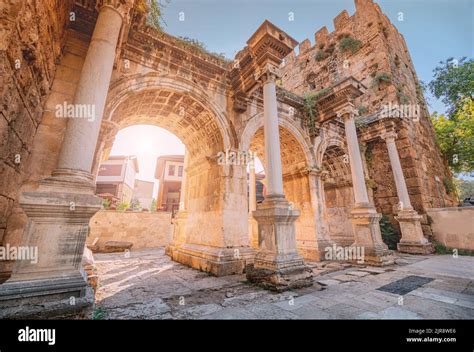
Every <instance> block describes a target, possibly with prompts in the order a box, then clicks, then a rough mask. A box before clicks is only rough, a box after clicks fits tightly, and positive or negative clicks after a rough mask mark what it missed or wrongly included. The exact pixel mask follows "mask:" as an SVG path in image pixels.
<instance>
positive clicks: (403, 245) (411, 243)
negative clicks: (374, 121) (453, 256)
mask: <svg viewBox="0 0 474 352" xmlns="http://www.w3.org/2000/svg"><path fill="white" fill-rule="evenodd" d="M382 138H383V139H384V140H385V143H386V144H387V150H388V156H389V159H390V165H391V167H392V172H393V178H394V180H395V187H396V189H397V195H398V199H399V201H400V202H399V212H398V216H396V217H395V219H397V220H398V222H399V224H400V231H401V235H402V238H401V240H400V243H398V245H397V247H398V250H399V251H400V252H404V253H411V254H428V253H433V252H434V246H433V245H432V244H431V243H430V242H429V241H428V240H427V239H426V238H425V236H424V235H423V230H422V228H421V222H420V221H421V219H422V217H421V216H420V215H419V214H418V212H417V211H416V210H414V209H413V207H412V205H411V201H410V196H409V194H408V188H407V185H406V182H405V177H404V175H403V169H402V165H401V163H400V157H399V155H398V150H397V145H396V143H395V140H396V138H397V135H396V133H395V132H385V133H384V134H383V135H382Z"/></svg>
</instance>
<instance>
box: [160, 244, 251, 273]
mask: <svg viewBox="0 0 474 352" xmlns="http://www.w3.org/2000/svg"><path fill="white" fill-rule="evenodd" d="M168 252H169V255H170V257H171V259H173V260H174V261H175V262H178V263H181V264H184V265H187V266H189V267H191V268H194V269H197V270H200V271H205V272H208V273H210V274H212V275H215V276H225V275H234V274H242V273H243V272H244V270H245V267H246V266H247V265H250V264H252V263H253V262H254V258H255V249H253V248H250V247H237V248H220V247H210V246H204V245H197V244H187V243H185V244H183V245H181V246H168Z"/></svg>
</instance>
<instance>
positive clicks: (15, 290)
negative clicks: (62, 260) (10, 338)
mask: <svg viewBox="0 0 474 352" xmlns="http://www.w3.org/2000/svg"><path fill="white" fill-rule="evenodd" d="M93 306H94V291H93V289H92V287H90V286H88V285H87V283H86V282H85V280H84V278H83V277H82V276H81V275H77V274H75V273H71V275H69V276H65V277H59V278H44V279H38V280H22V281H10V280H8V281H7V282H5V283H4V284H2V285H1V286H0V308H1V309H0V319H44V318H56V319H57V318H74V319H91V318H92V311H93Z"/></svg>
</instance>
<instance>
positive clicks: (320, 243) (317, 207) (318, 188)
mask: <svg viewBox="0 0 474 352" xmlns="http://www.w3.org/2000/svg"><path fill="white" fill-rule="evenodd" d="M308 177H309V189H310V195H311V206H312V208H313V211H314V223H315V232H316V233H315V236H316V248H315V250H316V253H315V256H314V257H315V259H316V260H324V258H325V254H326V251H325V250H326V248H328V247H329V248H332V246H333V244H334V241H333V240H332V239H331V238H330V235H329V229H328V224H327V221H326V218H325V215H324V208H325V201H324V173H323V172H322V171H321V170H318V169H315V170H311V171H309V173H308Z"/></svg>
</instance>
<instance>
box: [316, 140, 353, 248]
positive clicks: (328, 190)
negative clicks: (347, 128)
mask: <svg viewBox="0 0 474 352" xmlns="http://www.w3.org/2000/svg"><path fill="white" fill-rule="evenodd" d="M322 170H323V182H324V183H323V184H324V205H325V206H324V209H325V219H326V220H327V225H328V231H329V235H330V238H331V239H332V240H333V241H334V242H335V243H336V244H338V245H341V246H350V245H351V244H352V243H353V242H354V235H353V231H352V223H351V220H350V211H351V208H352V206H353V205H354V196H353V190H352V179H351V171H350V164H349V157H348V155H347V154H346V152H345V151H344V149H343V146H342V145H339V144H330V145H329V146H328V147H327V148H326V150H325V152H324V155H323V158H322Z"/></svg>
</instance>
